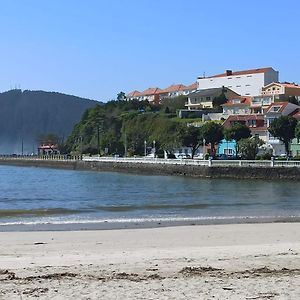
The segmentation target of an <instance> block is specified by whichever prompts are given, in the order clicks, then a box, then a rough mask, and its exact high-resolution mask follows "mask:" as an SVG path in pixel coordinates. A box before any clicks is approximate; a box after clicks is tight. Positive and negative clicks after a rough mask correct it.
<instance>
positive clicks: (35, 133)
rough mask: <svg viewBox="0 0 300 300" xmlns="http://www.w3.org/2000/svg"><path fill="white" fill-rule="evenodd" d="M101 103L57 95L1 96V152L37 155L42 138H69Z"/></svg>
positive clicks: (25, 93) (17, 93)
mask: <svg viewBox="0 0 300 300" xmlns="http://www.w3.org/2000/svg"><path fill="white" fill-rule="evenodd" d="M97 104H101V102H98V101H94V100H89V99H84V98H80V97H76V96H71V95H65V94H61V93H56V92H44V91H28V90H25V91H21V90H11V91H8V92H4V93H0V153H1V154H11V153H17V154H20V153H21V151H22V141H23V153H24V154H30V153H36V152H37V146H38V142H37V140H38V137H39V136H41V135H44V134H48V133H54V134H56V135H58V136H59V137H60V138H62V139H66V138H67V137H68V135H69V134H70V133H71V132H72V130H73V127H74V125H75V124H76V123H78V122H79V121H80V119H81V116H82V114H83V113H84V112H85V111H86V110H87V109H89V108H91V107H95V106H96V105H97Z"/></svg>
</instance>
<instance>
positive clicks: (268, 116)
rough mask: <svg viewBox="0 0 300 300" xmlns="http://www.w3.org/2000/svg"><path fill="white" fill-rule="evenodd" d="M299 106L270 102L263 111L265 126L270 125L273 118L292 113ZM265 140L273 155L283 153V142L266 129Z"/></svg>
mask: <svg viewBox="0 0 300 300" xmlns="http://www.w3.org/2000/svg"><path fill="white" fill-rule="evenodd" d="M298 109H299V106H298V105H295V104H292V103H289V102H274V103H272V104H271V105H270V106H269V107H268V108H267V110H266V112H265V125H266V127H267V128H269V127H270V125H271V123H272V122H273V121H274V119H276V118H278V117H280V116H288V115H292V114H293V113H294V112H296V111H298ZM266 133H267V136H266V142H267V144H269V145H270V147H271V148H272V149H273V154H274V155H283V154H285V149H284V145H283V143H282V142H281V141H280V140H279V139H278V138H276V137H274V136H272V135H271V134H270V133H269V132H268V131H267V132H266Z"/></svg>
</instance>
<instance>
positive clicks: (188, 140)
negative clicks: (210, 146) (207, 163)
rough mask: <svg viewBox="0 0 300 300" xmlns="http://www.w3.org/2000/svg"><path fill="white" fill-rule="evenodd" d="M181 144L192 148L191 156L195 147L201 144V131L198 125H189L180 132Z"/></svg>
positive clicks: (195, 149)
mask: <svg viewBox="0 0 300 300" xmlns="http://www.w3.org/2000/svg"><path fill="white" fill-rule="evenodd" d="M182 144H183V145H184V146H186V147H191V148H192V158H194V155H195V152H196V151H197V149H198V148H199V147H200V146H201V145H203V138H202V131H201V129H200V128H199V127H195V126H189V127H186V128H185V129H184V130H183V132H182Z"/></svg>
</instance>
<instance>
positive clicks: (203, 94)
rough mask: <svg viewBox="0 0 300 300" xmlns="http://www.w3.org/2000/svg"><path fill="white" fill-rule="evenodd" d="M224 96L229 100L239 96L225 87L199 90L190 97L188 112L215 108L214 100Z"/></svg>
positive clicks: (187, 104) (187, 105)
mask: <svg viewBox="0 0 300 300" xmlns="http://www.w3.org/2000/svg"><path fill="white" fill-rule="evenodd" d="M222 94H224V96H225V97H226V98H227V100H231V99H233V98H236V97H238V96H239V95H238V94H237V93H235V92H234V91H232V90H231V89H228V88H224V87H223V88H222V87H221V88H212V89H206V90H198V91H196V92H193V93H190V94H189V95H188V101H187V103H186V105H185V106H186V107H187V108H188V110H195V109H203V108H213V100H214V98H216V97H219V96H221V95H222Z"/></svg>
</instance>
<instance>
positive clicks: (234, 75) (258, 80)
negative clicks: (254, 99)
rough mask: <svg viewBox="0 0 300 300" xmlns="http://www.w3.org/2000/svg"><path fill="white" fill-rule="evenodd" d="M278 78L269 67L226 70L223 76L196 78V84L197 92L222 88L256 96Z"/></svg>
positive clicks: (243, 94)
mask: <svg viewBox="0 0 300 300" xmlns="http://www.w3.org/2000/svg"><path fill="white" fill-rule="evenodd" d="M278 77H279V72H278V71H275V70H274V69H273V68H271V67H268V68H260V69H252V70H244V71H237V72H233V71H232V70H227V71H226V72H225V73H223V74H218V75H214V76H210V77H198V79H197V83H198V90H205V89H211V88H220V87H222V86H224V87H227V88H230V89H231V90H232V91H234V92H236V93H237V94H239V95H242V96H257V95H260V93H261V90H262V88H263V87H264V86H266V85H268V84H270V83H272V82H278Z"/></svg>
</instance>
